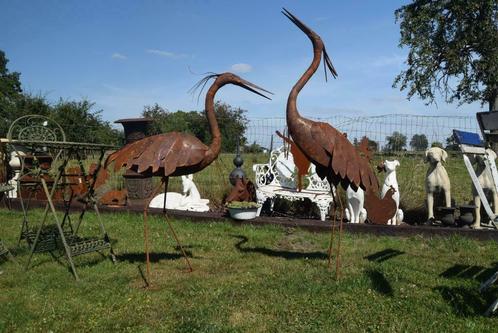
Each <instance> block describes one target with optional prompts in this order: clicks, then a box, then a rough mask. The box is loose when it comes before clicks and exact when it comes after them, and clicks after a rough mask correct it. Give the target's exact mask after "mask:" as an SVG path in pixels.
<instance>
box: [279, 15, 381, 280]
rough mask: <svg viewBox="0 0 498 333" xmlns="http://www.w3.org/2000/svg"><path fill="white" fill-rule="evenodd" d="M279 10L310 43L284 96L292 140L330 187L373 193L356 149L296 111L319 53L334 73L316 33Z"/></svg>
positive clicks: (367, 171)
mask: <svg viewBox="0 0 498 333" xmlns="http://www.w3.org/2000/svg"><path fill="white" fill-rule="evenodd" d="M282 13H283V14H284V15H285V16H286V17H287V18H288V19H289V20H291V21H292V22H293V23H294V24H295V25H296V26H297V27H298V28H299V29H301V31H303V32H304V33H305V34H306V36H308V38H309V39H310V40H311V43H312V44H313V61H312V62H311V65H310V66H309V67H308V69H307V70H306V71H305V72H304V74H303V75H302V76H301V77H300V78H299V80H298V81H297V82H296V84H295V85H294V87H293V88H292V90H291V91H290V94H289V97H288V99H287V111H286V114H287V126H288V128H289V134H290V136H291V137H292V140H293V141H294V142H295V143H296V145H297V146H298V147H299V149H300V150H301V151H302V152H303V153H304V155H305V156H306V158H307V159H308V160H310V161H311V162H312V163H313V164H314V165H315V166H316V173H317V174H318V175H319V176H320V177H321V178H322V179H324V178H327V180H328V181H329V183H330V185H331V187H332V186H337V185H338V184H341V185H342V186H343V188H345V189H346V188H347V187H348V186H351V187H352V188H353V189H354V190H356V189H358V188H362V189H363V190H365V191H372V192H373V193H375V194H377V192H378V189H379V184H378V181H377V177H376V176H375V174H374V172H373V170H372V169H371V168H370V165H369V162H368V159H367V158H365V157H363V156H361V154H360V153H358V152H357V150H356V149H355V147H354V146H353V145H352V144H351V142H349V141H348V139H347V138H346V136H345V135H344V134H343V133H341V132H340V131H338V130H337V129H335V128H334V127H332V126H331V125H330V124H328V123H324V122H317V121H313V120H310V119H306V118H304V117H302V116H301V115H300V114H299V112H298V110H297V96H298V94H299V92H300V91H301V89H303V87H304V86H305V85H306V83H307V82H308V80H309V79H310V78H311V77H312V76H313V74H314V73H315V72H316V70H317V69H318V66H319V65H320V60H321V56H322V55H323V60H324V67H325V75H327V69H328V70H329V71H330V73H331V74H332V76H333V77H334V78H336V77H337V72H336V70H335V68H334V66H333V65H332V62H331V60H330V58H329V56H328V55H327V52H326V50H325V46H324V44H323V41H322V39H321V38H320V36H318V35H317V34H316V33H315V32H314V31H312V30H311V29H310V28H308V27H307V26H306V25H305V24H304V23H302V22H301V21H300V20H299V19H298V18H296V17H295V16H294V15H292V14H291V13H290V12H289V11H288V10H286V9H283V11H282ZM335 197H336V198H337V199H339V200H338V201H339V205H340V206H341V208H340V211H341V215H342V214H343V213H344V208H343V207H342V202H341V200H340V196H335ZM334 220H335V214H334ZM334 222H335V221H334ZM335 225H336V223H333V226H332V233H331V241H330V246H329V266H330V263H331V254H332V247H333V238H334V229H335ZM339 225H340V227H339V240H338V245H337V252H336V277H338V276H339V269H340V248H341V234H342V216H341V219H340V223H339Z"/></svg>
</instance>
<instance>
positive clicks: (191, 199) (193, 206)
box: [149, 175, 209, 212]
mask: <svg viewBox="0 0 498 333" xmlns="http://www.w3.org/2000/svg"><path fill="white" fill-rule="evenodd" d="M182 186H183V195H182V194H180V193H176V192H168V193H167V194H166V209H178V210H188V211H193V212H207V211H209V206H208V203H209V200H208V199H201V195H200V194H199V191H198V190H197V186H195V184H194V181H193V175H188V176H182ZM163 204H164V193H161V194H159V195H157V196H155V197H154V198H153V199H152V201H151V202H150V205H149V207H150V208H163Z"/></svg>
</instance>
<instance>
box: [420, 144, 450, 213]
mask: <svg viewBox="0 0 498 333" xmlns="http://www.w3.org/2000/svg"><path fill="white" fill-rule="evenodd" d="M446 158H448V153H446V151H444V150H443V149H441V148H439V147H432V148H429V149H427V150H426V151H425V162H427V163H429V169H428V170H427V174H426V177H425V192H426V193H427V210H428V219H429V220H430V219H434V194H437V193H439V192H444V198H445V204H446V207H451V185H450V178H449V177H448V172H446V169H445V168H444V166H443V162H446Z"/></svg>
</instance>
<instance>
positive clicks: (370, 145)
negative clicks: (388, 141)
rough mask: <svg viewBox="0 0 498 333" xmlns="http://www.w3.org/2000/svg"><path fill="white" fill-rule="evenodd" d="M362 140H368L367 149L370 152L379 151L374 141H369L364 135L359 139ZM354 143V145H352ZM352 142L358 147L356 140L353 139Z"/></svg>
mask: <svg viewBox="0 0 498 333" xmlns="http://www.w3.org/2000/svg"><path fill="white" fill-rule="evenodd" d="M363 139H367V140H368V149H369V150H370V151H371V152H377V151H379V144H378V143H377V142H375V141H373V140H370V139H369V138H368V137H367V136H366V135H364V136H363V137H362V138H361V140H363ZM361 140H360V141H361ZM354 142H356V143H354ZM354 142H353V144H354V145H355V146H357V145H359V142H358V140H357V139H356V138H355V141H354Z"/></svg>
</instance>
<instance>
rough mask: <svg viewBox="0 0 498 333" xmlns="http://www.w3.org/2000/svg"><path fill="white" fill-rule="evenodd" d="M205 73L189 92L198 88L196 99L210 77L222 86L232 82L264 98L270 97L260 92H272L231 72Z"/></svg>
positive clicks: (193, 91)
mask: <svg viewBox="0 0 498 333" xmlns="http://www.w3.org/2000/svg"><path fill="white" fill-rule="evenodd" d="M206 74H207V75H206V76H205V77H203V78H202V79H201V80H200V81H199V82H197V83H196V84H195V85H194V86H193V87H192V88H191V89H190V90H189V92H190V93H192V94H194V93H195V92H196V91H197V89H199V88H200V91H199V95H198V96H197V100H199V97H200V96H201V93H202V91H203V90H204V87H205V86H206V84H207V83H208V82H209V80H211V79H215V80H216V81H217V82H218V83H219V85H220V86H223V85H225V84H229V83H231V84H234V85H237V86H239V87H242V88H244V89H247V90H249V91H251V92H253V93H255V94H257V95H259V96H262V97H264V98H267V99H270V100H271V98H270V97H268V96H266V95H263V93H262V92H266V93H268V94H272V95H273V93H272V92H270V91H268V90H266V89H263V88H261V87H259V86H257V85H255V84H254V83H251V82H249V81H246V80H244V79H242V78H241V77H239V76H237V75H235V74H233V73H229V72H227V73H222V74H217V73H211V72H210V73H206Z"/></svg>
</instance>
